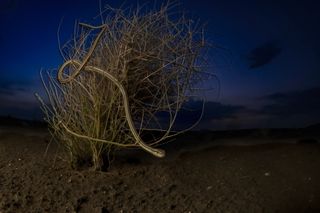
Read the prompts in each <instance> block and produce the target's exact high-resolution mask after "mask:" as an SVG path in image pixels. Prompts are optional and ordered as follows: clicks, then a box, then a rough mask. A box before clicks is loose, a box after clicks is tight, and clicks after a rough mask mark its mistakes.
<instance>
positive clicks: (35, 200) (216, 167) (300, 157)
mask: <svg viewBox="0 0 320 213" xmlns="http://www.w3.org/2000/svg"><path fill="white" fill-rule="evenodd" d="M204 140H206V142H203V144H206V145H205V146H203V145H202V141H204ZM210 140H211V139H210V138H209V139H208V138H205V137H201V138H198V139H197V137H194V138H192V137H184V138H181V139H179V140H178V141H177V142H173V144H174V145H169V146H167V150H168V157H167V158H165V159H155V158H153V157H152V156H149V155H148V154H146V153H144V152H140V151H132V152H130V153H129V154H122V155H121V154H119V155H118V156H117V157H116V159H115V161H114V163H113V164H112V166H111V168H110V170H109V171H108V172H95V171H88V170H83V171H74V170H72V169H71V168H70V167H69V164H68V163H67V162H66V161H65V154H64V153H63V152H62V151H61V150H59V148H57V146H56V145H50V147H49V149H48V152H47V154H46V155H45V151H46V148H47V145H48V141H49V135H48V134H47V132H46V131H45V130H44V129H31V128H21V127H19V128H13V127H11V128H5V127H2V128H0V212H1V213H7V212H13V213H18V212H24V213H26V212H39V213H40V212H59V213H60V212H61V213H63V212H88V213H91V212H92V213H95V212H97V213H106V212H123V213H125V212H130V213H131V212H209V213H211V212H217V213H219V212H245V213H249V212H308V213H311V212H314V213H315V212H320V144H318V143H316V141H315V140H306V141H304V142H303V143H295V142H296V141H295V140H294V139H285V140H284V139H281V141H280V142H292V143H278V142H277V141H265V142H269V144H266V145H263V144H260V142H259V141H257V143H254V142H253V141H252V140H259V138H257V137H255V138H254V139H252V138H251V139H249V138H241V141H242V142H246V140H251V141H250V143H251V144H260V145H243V143H239V144H242V145H237V146H235V145H227V146H225V145H221V144H223V143H221V142H220V143H218V142H219V140H217V141H214V140H213V139H212V141H210ZM226 140H227V141H229V142H230V140H232V141H231V143H230V144H237V140H240V139H237V138H235V137H234V138H229V139H226ZM270 140H272V139H270ZM215 142H217V143H215ZM270 142H274V143H272V144H270ZM184 143H185V144H186V145H183V144H184ZM217 144H220V145H217ZM225 144H228V143H225Z"/></svg>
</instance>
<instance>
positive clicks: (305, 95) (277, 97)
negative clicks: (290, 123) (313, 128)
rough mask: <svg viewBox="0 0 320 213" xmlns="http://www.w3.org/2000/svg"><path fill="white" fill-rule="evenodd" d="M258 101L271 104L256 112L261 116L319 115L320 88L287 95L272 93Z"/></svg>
mask: <svg viewBox="0 0 320 213" xmlns="http://www.w3.org/2000/svg"><path fill="white" fill-rule="evenodd" d="M260 99H262V100H265V101H268V102H271V103H269V104H266V105H264V106H263V107H262V108H261V109H260V110H259V111H258V113H261V114H267V115H273V116H278V117H287V116H296V115H310V116H313V115H320V87H316V88H311V89H306V90H300V91H292V92H287V93H274V94H271V95H267V96H263V97H261V98H260ZM319 117H320V116H319Z"/></svg>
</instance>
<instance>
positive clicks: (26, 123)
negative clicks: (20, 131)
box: [0, 116, 47, 127]
mask: <svg viewBox="0 0 320 213" xmlns="http://www.w3.org/2000/svg"><path fill="white" fill-rule="evenodd" d="M0 126H20V127H47V124H46V122H44V121H39V120H25V119H20V118H15V117H12V116H0Z"/></svg>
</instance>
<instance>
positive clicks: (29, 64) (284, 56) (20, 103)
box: [0, 0, 320, 129]
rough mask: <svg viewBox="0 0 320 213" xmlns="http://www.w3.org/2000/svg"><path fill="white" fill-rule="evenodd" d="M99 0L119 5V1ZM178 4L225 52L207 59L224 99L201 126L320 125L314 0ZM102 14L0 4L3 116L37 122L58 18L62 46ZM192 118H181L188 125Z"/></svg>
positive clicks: (35, 3)
mask: <svg viewBox="0 0 320 213" xmlns="http://www.w3.org/2000/svg"><path fill="white" fill-rule="evenodd" d="M62 2H63V3H62ZM102 2H103V3H104V2H105V3H108V4H110V5H111V6H113V7H119V6H120V3H119V2H120V1H116V0H113V1H102ZM126 2H127V3H126V5H130V4H132V5H135V3H136V1H126ZM139 2H140V3H143V2H147V1H139ZM158 2H160V1H158ZM181 7H182V8H183V9H185V10H186V11H187V12H188V13H189V15H190V16H192V17H195V18H200V20H202V21H203V22H206V23H207V38H208V39H209V40H210V41H211V42H212V43H216V44H217V45H219V46H222V47H223V48H224V49H218V50H215V51H213V52H212V53H211V55H210V60H211V62H212V71H213V72H214V73H216V74H217V76H218V78H219V80H220V84H221V88H220V94H219V98H217V96H216V94H215V93H214V92H213V93H212V95H211V96H210V97H211V98H210V100H209V103H208V104H207V107H206V112H207V113H206V114H205V117H204V120H203V122H202V123H201V125H200V126H199V128H206V129H211V128H213V129H228V128H248V127H300V126H306V125H309V124H313V123H317V122H320V40H319V38H320V27H319V26H320V25H319V23H320V13H319V12H318V11H320V6H319V5H318V3H317V1H294V0H291V1H285V0H279V1H270V0H268V1H267V0H261V1H253V0H252V1H249V0H246V1H241V0H224V1H215V0H211V1H210V0H197V1H194V0H181ZM98 12H99V1H98V0H64V1H53V0H52V1H40V0H28V1H23V0H0V27H1V31H0V32H1V33H0V48H1V52H0V54H1V57H0V62H1V68H0V115H8V114H10V115H13V116H18V117H27V118H37V117H39V110H38V103H37V102H36V100H35V98H34V96H33V93H34V92H36V91H37V92H38V91H40V92H41V91H42V88H41V84H40V81H39V76H38V74H39V70H40V68H45V69H50V68H57V67H58V66H59V65H60V64H61V63H62V58H61V57H60V55H59V52H58V43H57V30H58V25H59V22H60V21H61V18H62V17H63V24H62V28H61V32H62V33H61V39H62V41H65V40H66V39H68V38H70V37H71V36H72V32H73V26H74V21H75V20H81V21H85V22H89V23H92V22H97V21H98V20H93V19H92V17H94V16H96V15H97V14H98ZM212 84H213V86H216V84H217V83H216V82H212ZM190 104H193V105H194V106H198V105H199V103H197V102H193V103H190ZM182 114H183V113H182ZM183 115H184V114H183ZM194 116H195V115H184V119H182V120H183V122H185V123H187V122H188V121H189V120H190V119H191V120H192V118H193V117H194ZM189 118H190V119H189Z"/></svg>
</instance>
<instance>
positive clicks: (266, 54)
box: [247, 41, 282, 69]
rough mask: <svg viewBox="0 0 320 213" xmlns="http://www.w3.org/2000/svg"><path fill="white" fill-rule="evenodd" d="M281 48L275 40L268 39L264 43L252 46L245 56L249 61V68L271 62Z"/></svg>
mask: <svg viewBox="0 0 320 213" xmlns="http://www.w3.org/2000/svg"><path fill="white" fill-rule="evenodd" d="M281 51H282V49H281V48H280V47H279V46H278V42H276V41H268V42H265V43H264V44H262V45H260V46H258V47H256V48H254V49H253V50H251V52H250V53H249V54H248V56H247V60H248V61H249V68H250V69H255V68H259V67H262V66H264V65H266V64H269V63H271V62H272V60H273V59H274V58H276V57H277V56H278V55H279V54H280V53H281Z"/></svg>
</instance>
